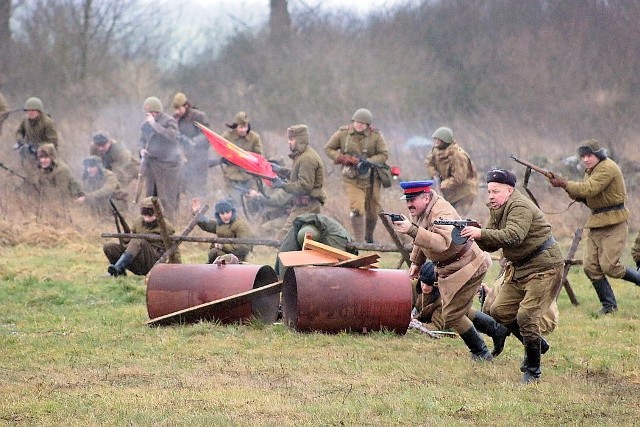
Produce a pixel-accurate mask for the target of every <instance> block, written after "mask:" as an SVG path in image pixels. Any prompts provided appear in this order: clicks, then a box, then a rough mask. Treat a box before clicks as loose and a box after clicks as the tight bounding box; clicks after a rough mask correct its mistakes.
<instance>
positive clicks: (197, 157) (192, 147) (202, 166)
mask: <svg viewBox="0 0 640 427" xmlns="http://www.w3.org/2000/svg"><path fill="white" fill-rule="evenodd" d="M179 95H181V94H180V93H179V94H176V96H175V98H174V104H173V107H174V108H177V107H178V106H180V105H179V104H180V103H177V101H178V99H177V98H180V99H179V100H180V101H181V100H182V99H181V97H179ZM181 104H182V105H181V106H184V107H185V108H186V110H185V113H184V115H183V116H179V115H178V114H174V115H173V117H174V118H175V119H176V120H177V121H178V130H179V132H180V136H179V140H180V146H181V148H182V153H183V154H184V157H185V159H186V163H185V165H184V167H183V182H184V190H185V191H186V193H187V194H190V195H192V196H196V197H204V196H205V195H206V194H207V177H208V173H209V148H210V147H211V146H210V144H209V141H208V140H207V137H206V136H205V135H204V134H203V133H202V131H201V130H200V129H199V128H198V127H196V125H195V124H194V122H198V123H201V124H203V125H205V126H207V127H209V118H208V117H207V115H206V114H205V113H204V112H203V111H200V110H198V109H196V108H193V107H191V105H190V104H189V103H188V102H187V100H186V97H184V102H181Z"/></svg>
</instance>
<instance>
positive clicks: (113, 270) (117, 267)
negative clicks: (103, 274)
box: [107, 252, 133, 276]
mask: <svg viewBox="0 0 640 427" xmlns="http://www.w3.org/2000/svg"><path fill="white" fill-rule="evenodd" d="M131 261H133V255H131V254H130V253H128V252H125V253H123V254H122V255H120V258H119V259H118V261H117V262H116V263H115V264H111V265H109V267H107V271H108V272H109V274H110V275H112V276H125V275H126V274H127V271H126V270H127V267H128V266H129V264H131Z"/></svg>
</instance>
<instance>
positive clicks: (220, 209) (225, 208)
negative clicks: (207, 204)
mask: <svg viewBox="0 0 640 427" xmlns="http://www.w3.org/2000/svg"><path fill="white" fill-rule="evenodd" d="M234 210H235V208H234V207H233V202H232V201H231V200H230V199H224V200H220V201H218V202H217V203H216V205H215V208H214V212H215V213H217V214H221V213H225V212H229V211H232V212H233V211H234Z"/></svg>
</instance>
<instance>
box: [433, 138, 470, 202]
mask: <svg viewBox="0 0 640 427" xmlns="http://www.w3.org/2000/svg"><path fill="white" fill-rule="evenodd" d="M425 165H426V166H427V171H428V172H429V174H431V176H432V177H434V178H438V179H439V180H440V192H441V193H442V196H443V197H444V198H445V199H446V200H447V201H448V202H449V203H451V204H452V205H454V206H456V204H458V203H462V202H465V203H466V204H467V205H468V206H469V207H470V206H471V204H472V203H473V201H474V200H475V198H476V196H477V194H478V172H477V170H476V167H475V166H474V164H473V162H472V161H471V159H470V158H469V155H468V154H467V152H466V151H464V150H463V149H462V147H460V145H458V143H457V142H453V143H451V144H449V145H448V146H447V147H446V148H437V147H433V150H431V153H430V154H429V155H428V156H427V158H426V159H425ZM456 208H457V207H456Z"/></svg>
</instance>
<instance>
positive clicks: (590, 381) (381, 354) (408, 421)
mask: <svg viewBox="0 0 640 427" xmlns="http://www.w3.org/2000/svg"><path fill="white" fill-rule="evenodd" d="M95 240H96V241H94V242H93V243H88V242H85V240H84V239H72V241H70V242H65V243H64V244H63V245H62V246H59V247H56V245H46V244H45V245H42V244H33V245H25V244H19V245H15V246H4V247H0V257H1V259H2V261H1V262H0V300H1V301H2V311H1V312H0V348H1V350H2V351H1V354H0V425H19V426H22V425H25V426H26V425H40V426H47V425H72V426H94V425H134V426H138V425H141V426H183V425H184V426H186V425H189V426H194V425H203V426H211V425H215V426H225V425H251V426H253V425H256V426H258V425H259V426H283V425H291V426H293V425H295V426H343V425H346V426H361V425H371V426H379V425H385V426H386V425H392V426H396V425H397V426H410V425H425V426H429V425H498V426H504V425H510V426H513V425H516V424H520V425H527V426H543V425H544V426H547V425H581V426H583V425H611V426H621V425H638V423H640V409H639V404H638V397H639V396H640V371H639V370H638V364H639V362H640V288H638V287H636V286H633V285H630V284H628V283H626V282H622V281H618V280H614V281H612V282H613V286H614V289H615V291H616V293H617V297H618V301H619V307H620V311H619V312H618V313H616V314H615V315H612V316H606V317H598V316H597V315H595V314H594V312H596V311H597V309H598V303H597V301H596V297H595V293H594V292H593V290H592V289H591V287H590V284H589V283H588V282H587V280H586V278H585V277H584V275H583V274H582V273H581V272H580V270H579V268H577V267H575V268H573V269H572V272H571V275H570V280H571V284H572V286H573V288H574V290H575V292H576V294H577V296H578V298H579V300H580V303H581V304H580V306H578V307H573V306H571V304H570V302H569V300H568V298H567V296H566V294H565V293H564V292H563V293H562V294H561V297H560V300H559V305H560V312H561V319H560V325H559V327H558V329H557V330H556V331H555V332H554V333H553V334H551V335H550V336H549V337H548V339H549V341H550V344H551V350H550V352H549V353H548V354H547V355H546V356H544V357H543V380H542V381H541V382H540V383H539V384H536V385H529V386H523V385H520V384H519V381H520V378H521V373H520V372H519V370H518V367H519V365H520V361H521V357H522V347H521V345H520V344H519V343H518V342H517V341H516V340H514V339H513V338H510V339H508V340H507V345H506V349H505V352H504V353H503V354H502V355H501V356H500V357H499V358H497V359H496V360H495V361H494V362H491V363H473V362H471V361H470V360H469V357H468V352H467V350H466V348H465V346H464V344H463V343H462V341H461V340H460V339H441V340H431V339H428V338H426V337H425V336H423V335H420V334H418V333H414V332H413V331H410V332H409V333H407V335H406V336H396V335H394V334H390V333H373V334H368V335H357V334H338V335H325V334H301V333H296V332H295V331H291V330H289V329H287V328H286V327H284V326H282V325H262V324H259V323H257V322H254V323H250V324H248V325H231V326H222V325H218V324H215V323H200V324H196V325H187V326H173V327H163V328H149V327H147V326H145V325H144V322H145V321H146V320H147V315H146V306H145V287H144V283H143V279H142V278H141V277H136V276H132V275H129V276H127V277H124V278H118V279H111V278H104V277H100V275H101V274H103V273H104V272H105V270H106V262H105V259H104V256H103V255H102V253H101V251H100V249H99V246H100V243H101V242H99V241H97V240H99V239H95ZM205 248H206V247H205V246H202V245H192V246H188V247H185V248H184V249H183V252H184V253H183V259H184V260H185V261H186V262H193V263H196V262H203V261H204V259H205V258H206V249H205ZM273 256H274V253H273V252H270V251H269V250H267V249H264V250H259V251H257V253H256V257H255V261H256V262H262V263H268V264H272V260H273ZM396 257H397V255H396ZM627 261H628V260H627ZM395 262H396V258H395V257H393V258H392V257H391V256H390V255H386V256H385V257H384V258H383V266H386V267H391V266H392V265H394V264H395ZM494 277H495V272H493V270H492V273H490V274H489V275H488V277H487V279H488V280H489V281H490V280H492V279H493V278H494Z"/></svg>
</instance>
